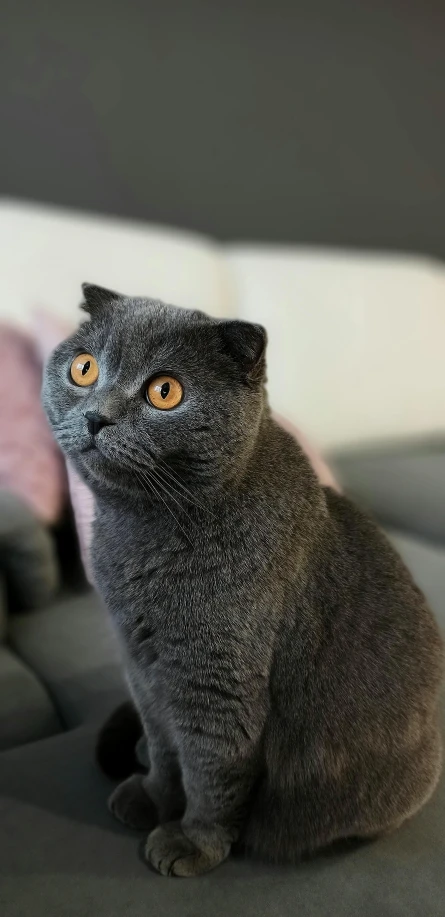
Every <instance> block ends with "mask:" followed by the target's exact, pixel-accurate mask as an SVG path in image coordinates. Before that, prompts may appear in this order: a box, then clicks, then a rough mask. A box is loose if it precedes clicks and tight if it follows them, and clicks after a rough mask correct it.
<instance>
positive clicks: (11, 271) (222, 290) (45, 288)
mask: <svg viewBox="0 0 445 917" xmlns="http://www.w3.org/2000/svg"><path fill="white" fill-rule="evenodd" d="M0 276H1V285H2V286H1V302H0V320H5V319H6V320H11V321H14V322H15V323H16V324H19V325H22V326H28V325H29V324H30V321H31V314H32V310H33V308H36V307H37V308H42V307H43V308H48V309H50V310H51V311H52V312H54V313H57V315H58V316H59V317H63V318H67V319H68V320H69V321H71V320H72V321H73V322H76V323H77V322H78V320H79V311H78V305H79V302H80V301H81V289H80V285H81V283H82V282H83V281H87V282H89V283H98V284H100V285H101V286H105V287H109V288H110V289H115V290H118V291H120V292H123V293H132V294H134V295H145V296H151V297H153V298H160V299H164V300H165V301H166V302H171V303H175V304H176V305H180V306H189V307H194V308H198V309H204V310H205V311H207V312H211V313H213V314H214V315H216V316H219V315H224V314H225V312H226V310H227V308H228V302H227V300H228V293H227V284H226V273H225V265H224V256H223V254H222V252H221V250H220V249H219V248H218V246H217V245H215V244H214V243H213V242H212V241H211V240H209V239H204V238H200V237H199V236H194V235H193V234H191V233H190V234H189V233H186V232H180V231H175V230H166V229H160V228H157V227H153V226H147V225H144V224H143V223H140V224H137V223H132V222H127V221H125V220H117V219H107V218H103V217H93V216H88V215H84V214H78V213H70V212H67V211H64V210H57V209H54V208H46V207H38V206H33V205H29V204H18V203H14V202H11V201H7V200H5V201H0Z"/></svg>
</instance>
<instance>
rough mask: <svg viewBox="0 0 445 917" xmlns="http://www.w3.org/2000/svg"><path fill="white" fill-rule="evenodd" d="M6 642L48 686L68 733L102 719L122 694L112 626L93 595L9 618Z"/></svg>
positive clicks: (117, 650)
mask: <svg viewBox="0 0 445 917" xmlns="http://www.w3.org/2000/svg"><path fill="white" fill-rule="evenodd" d="M9 640H10V643H11V646H12V647H13V649H14V650H15V651H16V652H17V654H18V655H19V656H20V657H21V658H22V659H24V660H25V661H26V662H27V663H28V665H29V666H30V667H31V668H32V670H33V671H34V672H35V673H36V674H37V676H38V677H39V678H40V679H41V681H42V682H43V683H44V684H45V685H46V686H47V688H48V691H49V692H50V694H51V697H52V698H53V701H54V703H55V705H56V707H57V710H58V712H59V715H60V717H61V719H62V721H63V723H64V726H65V727H66V728H67V729H73V728H75V727H76V726H78V725H79V724H80V723H83V722H86V721H88V720H90V719H96V720H97V719H100V718H104V717H105V716H106V715H107V714H108V712H110V711H111V710H112V709H113V707H114V706H115V705H116V704H118V703H119V701H120V700H121V699H122V697H123V696H124V695H125V693H126V691H125V686H124V678H123V673H122V668H121V663H120V653H119V649H118V647H117V643H116V639H115V637H114V634H113V631H112V627H111V623H110V620H109V618H108V615H107V614H106V612H105V610H104V609H103V608H102V607H101V605H100V602H99V599H98V598H97V596H96V595H95V593H94V592H84V593H82V594H80V595H78V596H67V597H65V598H60V599H59V600H58V601H57V602H54V603H53V604H52V605H48V606H47V607H46V608H42V609H41V610H39V611H35V612H33V614H15V615H13V616H11V618H10V621H9Z"/></svg>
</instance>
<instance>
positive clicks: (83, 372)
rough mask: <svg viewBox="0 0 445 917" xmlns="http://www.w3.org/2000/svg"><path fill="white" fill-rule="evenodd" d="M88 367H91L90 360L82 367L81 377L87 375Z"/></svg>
mask: <svg viewBox="0 0 445 917" xmlns="http://www.w3.org/2000/svg"><path fill="white" fill-rule="evenodd" d="M90 366H91V360H87V361H86V363H84V364H83V366H82V376H86V374H87V372H88V370H89V368H90Z"/></svg>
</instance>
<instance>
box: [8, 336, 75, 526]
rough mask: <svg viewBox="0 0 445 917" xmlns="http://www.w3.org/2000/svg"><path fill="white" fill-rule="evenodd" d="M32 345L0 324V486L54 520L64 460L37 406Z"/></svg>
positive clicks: (61, 496) (58, 509)
mask: <svg viewBox="0 0 445 917" xmlns="http://www.w3.org/2000/svg"><path fill="white" fill-rule="evenodd" d="M41 382H42V373H41V367H40V365H39V360H38V356H37V354H36V350H35V346H34V344H33V341H32V339H31V338H30V337H28V335H27V334H25V333H24V332H23V331H20V330H18V329H15V328H12V327H10V326H9V325H1V326H0V418H1V421H0V487H1V488H4V489H5V490H10V491H12V492H13V493H15V494H17V495H18V496H20V497H21V498H22V499H23V500H24V501H25V502H26V503H27V504H28V506H30V507H31V509H32V510H33V511H34V513H35V514H36V516H38V517H39V519H41V520H42V521H43V522H45V523H48V524H52V523H54V522H56V521H57V520H58V519H59V517H60V515H61V512H62V509H63V503H64V500H65V496H66V475H65V465H64V462H63V457H62V455H61V453H60V451H59V449H58V447H57V446H56V444H55V442H54V439H53V436H52V433H51V430H50V428H49V425H48V421H47V419H46V417H45V413H44V411H43V407H42V405H41V402H40V387H41Z"/></svg>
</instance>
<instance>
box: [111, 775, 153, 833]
mask: <svg viewBox="0 0 445 917" xmlns="http://www.w3.org/2000/svg"><path fill="white" fill-rule="evenodd" d="M143 779H144V778H143V776H142V774H133V775H132V776H131V777H128V778H127V780H124V781H123V783H119V785H118V786H117V787H116V789H115V790H113V792H112V794H111V796H110V797H109V799H108V808H109V810H110V812H111V814H112V815H114V817H115V818H117V819H118V821H120V822H122V823H123V824H124V825H128V827H130V828H135V829H136V830H137V831H151V830H152V828H154V826H155V825H156V824H157V823H158V816H157V811H156V807H155V805H154V803H153V802H152V801H151V799H150V797H149V796H147V793H146V792H145V789H144V784H143Z"/></svg>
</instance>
